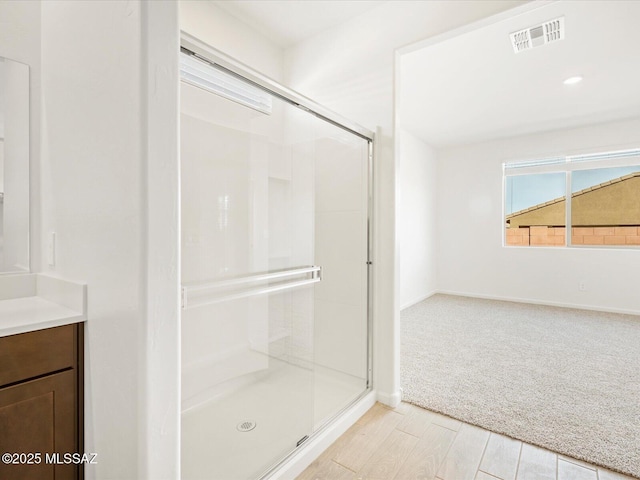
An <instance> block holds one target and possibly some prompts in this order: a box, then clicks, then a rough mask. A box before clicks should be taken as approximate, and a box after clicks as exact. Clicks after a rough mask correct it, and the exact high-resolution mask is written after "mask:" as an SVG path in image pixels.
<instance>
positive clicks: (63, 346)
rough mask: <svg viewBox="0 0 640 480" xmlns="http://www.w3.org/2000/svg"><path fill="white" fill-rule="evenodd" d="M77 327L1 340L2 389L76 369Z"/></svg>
mask: <svg viewBox="0 0 640 480" xmlns="http://www.w3.org/2000/svg"><path fill="white" fill-rule="evenodd" d="M76 329H77V325H75V324H74V325H64V326H62V327H55V328H48V329H46V330H38V331H35V332H28V333H21V334H18V335H11V336H8V337H0V366H1V367H2V368H0V386H2V385H7V384H9V383H14V382H19V381H22V380H26V379H27V378H33V377H37V376H39V375H45V374H47V373H51V372H55V371H58V370H63V369H65V368H69V367H72V368H73V367H75V366H76V362H77V350H76V345H77V343H76V332H77V330H76Z"/></svg>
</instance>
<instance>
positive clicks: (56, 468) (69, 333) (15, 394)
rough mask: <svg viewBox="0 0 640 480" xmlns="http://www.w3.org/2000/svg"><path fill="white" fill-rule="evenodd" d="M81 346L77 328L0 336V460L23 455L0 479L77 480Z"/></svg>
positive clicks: (4, 467) (2, 466)
mask: <svg viewBox="0 0 640 480" xmlns="http://www.w3.org/2000/svg"><path fill="white" fill-rule="evenodd" d="M82 347H83V325H82V324H81V323H78V324H72V325H64V326H61V327H54V328H49V329H44V330H37V331H34V332H28V333H21V334H17V335H11V336H7V337H0V455H2V454H7V453H9V454H24V455H22V456H21V457H20V458H18V460H17V461H18V463H19V464H14V463H9V464H6V463H5V461H0V479H5V478H7V479H12V480H31V479H34V480H54V479H55V480H78V479H82V478H83V472H84V467H83V465H81V464H80V465H76V464H73V463H69V462H68V461H67V462H65V456H64V454H65V453H67V454H73V453H80V454H82V453H83V415H82V413H83V408H82V406H83V395H82V385H83V382H82V379H83V365H82V358H83V348H82ZM36 454H40V455H39V457H38V455H36ZM3 460H4V458H3ZM67 460H71V458H69V457H67Z"/></svg>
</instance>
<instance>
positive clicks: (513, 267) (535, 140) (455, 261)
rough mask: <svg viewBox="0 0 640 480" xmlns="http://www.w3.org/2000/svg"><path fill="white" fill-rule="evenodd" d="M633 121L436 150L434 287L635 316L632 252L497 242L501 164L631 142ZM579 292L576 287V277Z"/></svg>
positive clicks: (639, 131) (639, 257) (635, 131)
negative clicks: (581, 287)
mask: <svg viewBox="0 0 640 480" xmlns="http://www.w3.org/2000/svg"><path fill="white" fill-rule="evenodd" d="M638 142H640V120H633V121H625V122H618V123H610V124H602V125H598V126H591V127H584V128H578V129H572V130H562V131H556V132H550V133H544V134H536V135H528V136H522V137H515V138H510V139H507V140H500V141H493V142H487V143H480V144H474V145H467V146H461V147H455V148H449V149H443V150H440V151H439V152H438V206H439V209H438V218H437V222H438V227H439V229H438V232H439V237H438V247H437V248H438V287H439V290H440V291H444V292H449V293H455V294H462V295H472V296H479V297H483V296H484V297H491V298H504V299H514V300H524V301H527V302H540V303H546V304H558V305H570V306H577V307H584V308H594V309H602V310H611V311H625V312H635V313H640V296H639V295H638V282H637V278H636V277H637V271H638V268H640V251H639V250H638V249H616V248H614V249H598V248H542V247H541V248H527V247H523V248H519V247H502V231H503V227H504V219H503V217H502V163H503V162H505V161H513V160H518V159H533V158H544V157H548V156H553V155H557V154H569V153H577V152H585V151H592V152H593V151H607V150H609V149H611V150H616V149H620V148H625V147H626V148H629V147H632V146H634V147H637V146H638ZM580 281H584V282H586V285H587V289H586V291H583V292H581V291H578V282H580Z"/></svg>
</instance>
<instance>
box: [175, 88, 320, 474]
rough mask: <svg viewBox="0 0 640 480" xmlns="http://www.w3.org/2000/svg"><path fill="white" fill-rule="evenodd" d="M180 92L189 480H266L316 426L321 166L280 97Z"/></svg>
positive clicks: (184, 395)
mask: <svg viewBox="0 0 640 480" xmlns="http://www.w3.org/2000/svg"><path fill="white" fill-rule="evenodd" d="M181 95H182V116H181V122H182V125H181V135H182V140H181V144H182V148H181V150H182V151H181V163H182V165H181V175H182V179H181V184H182V206H181V211H182V245H183V246H182V283H183V308H184V310H183V316H182V352H183V353H182V359H183V377H182V383H183V387H182V405H183V419H182V430H183V436H182V438H183V440H182V466H183V468H182V470H183V478H185V479H187V478H199V479H201V478H212V479H217V478H219V479H250V478H257V477H259V476H260V475H261V474H262V473H264V472H265V471H266V470H268V469H269V467H270V466H272V465H273V464H274V463H276V462H277V461H278V460H279V459H281V458H282V457H284V456H286V454H288V453H289V452H290V451H292V450H293V449H294V448H295V447H296V445H297V444H298V442H300V441H301V440H302V439H303V438H304V437H305V436H307V435H308V434H310V433H311V432H312V430H313V387H314V385H313V382H314V377H313V356H314V354H313V347H314V343H313V334H314V331H313V323H314V322H313V318H314V289H313V287H314V285H315V284H317V283H318V282H320V279H321V277H320V275H321V272H320V268H319V267H316V266H314V264H313V261H314V258H313V243H314V238H313V217H312V216H310V215H309V212H312V211H313V194H312V192H313V189H314V186H313V172H312V163H311V159H312V157H311V156H310V155H307V153H308V152H304V151H299V150H296V149H295V148H292V147H291V146H290V145H287V143H285V142H284V138H285V135H286V132H285V131H284V130H285V129H284V123H283V118H284V116H285V110H286V108H293V107H290V106H289V105H287V104H285V103H284V102H282V101H280V100H277V99H273V100H272V103H271V110H270V113H269V114H268V115H267V114H265V113H263V112H260V111H257V110H255V109H251V108H247V107H246V106H244V105H241V104H238V103H236V102H233V101H230V100H227V99H225V98H223V97H220V96H217V95H212V94H211V93H209V92H207V91H205V90H202V89H200V88H197V87H195V86H192V85H189V84H185V83H183V84H182V91H181ZM295 113H302V112H295ZM295 113H294V115H295Z"/></svg>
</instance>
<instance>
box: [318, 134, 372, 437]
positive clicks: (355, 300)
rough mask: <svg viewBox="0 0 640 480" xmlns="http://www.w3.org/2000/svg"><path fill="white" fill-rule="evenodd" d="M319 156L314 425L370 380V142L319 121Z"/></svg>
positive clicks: (323, 419) (344, 402) (361, 389)
mask: <svg viewBox="0 0 640 480" xmlns="http://www.w3.org/2000/svg"><path fill="white" fill-rule="evenodd" d="M315 145H316V147H315V148H316V153H317V159H318V160H317V161H316V162H315V246H316V248H315V262H316V264H317V265H321V266H322V272H323V281H322V282H321V283H319V284H317V285H316V287H315V292H316V295H315V336H314V337H315V348H314V351H315V369H316V379H315V380H316V381H315V404H316V408H315V412H314V414H315V415H314V416H315V426H316V427H318V426H320V425H321V424H322V423H323V422H324V421H326V420H327V419H328V418H330V417H331V416H332V415H334V414H335V413H336V412H338V411H339V410H340V409H341V408H342V407H344V406H346V405H347V404H349V403H350V402H351V401H352V400H353V399H354V398H356V397H357V396H358V395H359V394H361V393H362V391H363V390H364V389H365V388H366V383H367V195H368V185H367V178H368V175H367V173H368V142H366V141H365V140H363V139H361V138H359V137H356V136H354V135H351V134H349V133H347V132H345V131H343V130H342V129H340V128H338V127H336V126H333V125H331V124H328V123H325V122H321V121H318V125H317V128H316V139H315Z"/></svg>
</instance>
